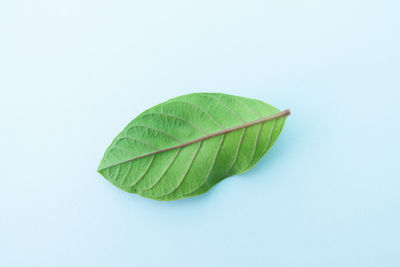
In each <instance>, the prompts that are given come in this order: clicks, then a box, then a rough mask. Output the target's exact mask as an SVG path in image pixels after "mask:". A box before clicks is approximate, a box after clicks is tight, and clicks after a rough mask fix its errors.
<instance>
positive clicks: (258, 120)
mask: <svg viewBox="0 0 400 267" xmlns="http://www.w3.org/2000/svg"><path fill="white" fill-rule="evenodd" d="M288 115H290V110H289V109H286V110H284V111H281V112H278V113H275V114H273V115H270V116H267V117H263V118H260V119H257V120H254V121H250V122H245V123H243V124H240V125H237V126H234V127H231V128H228V129H223V130H220V131H217V132H215V133H211V134H207V135H204V136H202V137H199V138H196V139H194V140H191V141H188V142H184V143H182V144H179V145H176V146H172V147H167V148H163V149H159V150H156V151H152V152H149V153H146V154H143V155H140V156H137V157H134V158H131V159H128V160H124V161H121V162H118V163H115V164H112V165H109V166H106V167H103V168H101V169H98V171H101V170H104V169H107V168H111V167H114V166H118V165H120V164H124V163H127V162H130V161H133V160H137V159H140V158H144V157H147V156H151V155H154V154H159V153H163V152H166V151H170V150H174V149H177V148H182V147H185V146H188V145H191V144H194V143H197V142H200V141H203V140H206V139H209V138H212V137H215V136H217V135H221V134H226V133H230V132H233V131H236V130H239V129H243V128H247V127H250V126H253V125H256V124H259V123H263V122H267V121H270V120H274V119H278V118H281V117H284V116H288Z"/></svg>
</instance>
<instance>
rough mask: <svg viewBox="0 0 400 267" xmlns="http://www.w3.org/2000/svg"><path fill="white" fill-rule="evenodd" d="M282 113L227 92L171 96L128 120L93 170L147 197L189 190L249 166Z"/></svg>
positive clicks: (171, 196) (270, 140) (268, 142)
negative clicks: (96, 167) (96, 168)
mask: <svg viewBox="0 0 400 267" xmlns="http://www.w3.org/2000/svg"><path fill="white" fill-rule="evenodd" d="M289 114H290V111H289V110H285V111H282V112H280V111H279V110H278V109H276V108H274V107H272V106H270V105H268V104H266V103H264V102H262V101H258V100H254V99H249V98H244V97H238V96H233V95H226V94H219V93H197V94H189V95H184V96H180V97H176V98H173V99H170V100H168V101H166V102H164V103H162V104H159V105H157V106H154V107H152V108H150V109H148V110H146V111H145V112H143V113H142V114H140V115H139V116H137V117H136V118H135V119H134V120H132V121H131V122H130V123H129V124H128V125H127V126H126V127H125V129H124V130H123V131H122V132H121V133H120V134H119V135H118V136H117V137H116V138H115V139H114V141H113V142H112V143H111V145H110V146H109V147H108V149H107V150H106V152H105V153H104V157H103V159H102V160H101V162H100V166H99V168H98V172H99V173H101V174H102V175H103V176H104V177H105V178H106V179H107V180H108V181H110V182H111V183H112V184H114V185H115V186H117V187H119V188H121V189H123V190H125V191H127V192H131V193H137V194H139V195H141V196H143V197H146V198H151V199H156V200H175V199H180V198H184V197H191V196H196V195H199V194H202V193H205V192H207V191H208V190H209V189H210V188H211V187H212V186H213V185H215V184H216V183H218V182H219V181H221V180H222V179H224V178H226V177H229V176H232V175H234V174H239V173H243V172H246V171H248V170H249V169H251V168H252V167H253V166H254V165H255V164H256V163H257V162H258V161H259V160H260V159H261V158H262V156H264V154H265V153H266V152H267V151H268V150H269V149H270V148H271V147H272V145H273V144H274V143H275V141H276V139H277V138H278V136H279V134H280V132H281V131H282V127H283V124H284V122H285V118H286V116H287V115H289Z"/></svg>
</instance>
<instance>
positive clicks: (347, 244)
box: [0, 0, 400, 267]
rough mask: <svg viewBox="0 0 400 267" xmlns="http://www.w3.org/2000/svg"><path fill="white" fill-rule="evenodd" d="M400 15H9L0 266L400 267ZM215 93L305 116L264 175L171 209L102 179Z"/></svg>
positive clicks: (135, 7) (342, 3) (332, 9)
mask: <svg viewBox="0 0 400 267" xmlns="http://www.w3.org/2000/svg"><path fill="white" fill-rule="evenodd" d="M399 13H400V4H399V1H395V0H393V1H388V0H386V1H385V0H371V1H368V0H367V1H365V0H363V1H361V0H360V1H356V0H339V1H317V0H314V1H312V0H307V1H302V0H300V1H295V0H286V1H251V0H250V1H232V0H230V1H172V0H171V1H162V0H159V1H154V0H146V1H128V0H126V1H122V0H115V1H94V0H74V1H71V0H68V1H67V0H61V1H53V0H52V1H50V0H41V1H28V0H26V1H19V0H13V1H1V3H0V90H1V91H0V120H1V138H0V148H1V152H0V163H1V178H0V266H7V267H8V266H41V267H42V266H58V267H60V266H135V267H136V266H137V267H146V266H185V267H186V266H190V267H191V266H218V267H219V266H229V267H230V266H307V267H310V266H324V267H325V266H340V267H343V266H363V267H365V266H386V267H387V266H400V174H399V159H400V157H399V149H400V147H399V137H400V130H399V128H400V126H399V122H400V121H399V107H398V103H399V99H400V63H399V62H400V52H399V51H400V18H399ZM199 91H210V92H224V93H229V94H236V95H242V96H246V97H252V98H257V99H261V100H264V101H266V102H268V103H270V104H272V105H275V106H277V107H278V108H280V109H284V108H290V109H291V110H292V112H293V114H292V115H291V116H290V117H289V118H288V120H287V123H286V127H285V128H284V131H283V133H282V135H281V136H280V138H279V139H278V142H277V143H276V145H275V146H274V147H273V148H272V150H271V151H270V152H269V153H268V155H267V156H266V157H265V158H263V159H262V160H261V162H259V164H258V165H257V166H256V167H255V168H254V169H253V170H251V171H250V172H248V173H246V174H243V175H239V176H235V177H233V178H230V179H227V180H225V181H223V182H222V183H220V184H218V185H217V186H216V187H214V188H213V189H212V190H211V191H210V192H208V193H207V194H205V195H203V196H199V197H195V198H191V199H185V200H180V201H176V202H156V201H152V200H148V199H144V198H141V197H139V196H137V195H132V194H128V193H125V192H123V191H121V190H119V189H118V188H116V187H114V186H113V185H111V184H110V183H108V182H107V181H106V180H105V179H104V178H103V177H101V176H100V175H99V174H98V173H97V172H96V168H97V166H98V163H99V161H100V159H101V157H102V154H103V152H104V151H105V149H106V147H107V146H108V145H109V143H110V142H111V140H112V139H113V138H114V137H115V136H116V134H117V133H118V132H119V131H120V130H121V129H122V128H123V127H124V126H125V125H126V124H127V123H128V122H129V121H130V120H131V119H133V118H134V117H135V116H136V115H138V114H139V113H140V112H141V111H143V110H144V109H146V108H149V107H151V106H153V105H155V104H158V103H160V102H162V101H164V100H167V99H168V98H171V97H174V96H178V95H182V94H186V93H190V92H199Z"/></svg>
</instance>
